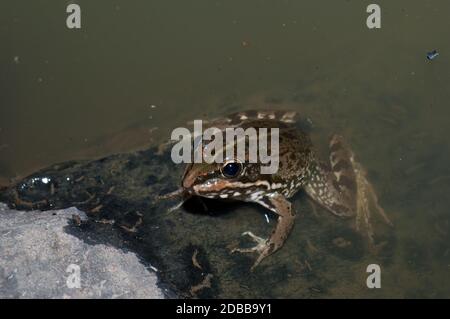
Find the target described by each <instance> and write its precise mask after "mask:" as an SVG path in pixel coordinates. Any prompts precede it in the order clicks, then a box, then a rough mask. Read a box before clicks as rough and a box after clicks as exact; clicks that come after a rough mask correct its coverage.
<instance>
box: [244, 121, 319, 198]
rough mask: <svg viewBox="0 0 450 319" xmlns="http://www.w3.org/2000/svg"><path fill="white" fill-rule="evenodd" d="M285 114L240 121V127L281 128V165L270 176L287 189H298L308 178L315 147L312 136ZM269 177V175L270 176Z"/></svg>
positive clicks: (274, 181)
mask: <svg viewBox="0 0 450 319" xmlns="http://www.w3.org/2000/svg"><path fill="white" fill-rule="evenodd" d="M283 114H285V113H280V117H279V118H273V119H272V118H264V119H251V118H249V119H247V120H245V121H243V122H242V123H240V127H242V128H243V129H247V128H250V127H253V128H255V129H256V130H257V131H258V129H260V128H267V129H268V131H269V134H268V138H270V136H271V135H270V129H271V128H278V129H279V167H278V171H277V173H275V174H272V175H271V176H270V179H271V182H272V183H280V184H283V185H286V184H287V185H286V186H287V187H286V189H287V190H292V191H294V189H297V188H298V187H300V186H301V185H302V184H303V183H304V181H305V178H306V175H307V172H308V168H309V164H310V162H311V161H312V159H313V148H312V142H311V139H310V136H309V134H308V132H306V130H304V129H302V126H301V125H298V122H296V121H295V120H294V119H293V118H292V119H291V118H290V120H289V121H283V120H282V119H283ZM268 178H269V177H268Z"/></svg>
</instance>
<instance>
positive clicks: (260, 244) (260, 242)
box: [231, 231, 271, 271]
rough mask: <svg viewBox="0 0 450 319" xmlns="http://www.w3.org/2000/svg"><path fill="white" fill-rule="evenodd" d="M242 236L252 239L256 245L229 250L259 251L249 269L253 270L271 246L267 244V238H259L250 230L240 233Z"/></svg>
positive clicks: (268, 252)
mask: <svg viewBox="0 0 450 319" xmlns="http://www.w3.org/2000/svg"><path fill="white" fill-rule="evenodd" d="M242 236H249V237H250V238H251V239H253V241H255V242H256V245H255V246H253V247H250V248H234V249H233V250H231V253H232V254H233V253H235V252H239V253H253V252H257V253H259V256H258V258H257V259H256V261H255V263H254V264H253V266H252V268H251V269H250V270H251V271H253V270H254V269H255V268H256V266H258V265H259V263H260V262H261V261H262V260H263V259H264V258H265V257H267V256H269V255H270V253H271V247H270V245H269V241H268V240H267V239H264V238H261V237H259V236H256V235H255V234H253V233H252V232H250V231H246V232H244V233H242Z"/></svg>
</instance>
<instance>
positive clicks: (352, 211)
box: [305, 135, 392, 244]
mask: <svg viewBox="0 0 450 319" xmlns="http://www.w3.org/2000/svg"><path fill="white" fill-rule="evenodd" d="M305 189H306V192H307V193H308V194H309V195H310V196H311V197H312V198H313V199H314V200H315V201H317V202H318V203H319V204H321V205H322V206H324V207H325V208H327V209H328V210H329V211H331V212H332V213H333V214H335V215H337V216H340V217H355V227H356V229H357V230H358V231H359V232H364V233H365V234H366V236H367V237H368V239H369V241H370V244H373V243H374V231H373V228H372V224H371V209H370V208H371V206H373V208H374V210H375V211H376V212H377V213H378V214H380V215H381V216H382V218H383V219H384V221H385V222H386V223H387V224H388V225H392V223H391V221H390V220H389V218H388V217H387V215H386V213H385V212H384V210H383V208H382V207H381V206H380V205H379V203H378V197H377V195H376V192H375V190H374V189H373V186H372V184H371V183H370V182H369V181H368V179H367V174H366V172H365V170H364V168H363V167H362V165H361V164H360V163H358V162H357V161H356V160H355V158H354V154H353V152H352V151H351V149H350V147H349V146H348V145H347V144H346V143H345V141H344V139H343V138H342V137H341V136H339V135H334V136H333V137H332V138H331V140H330V164H329V165H326V164H325V163H315V164H313V165H312V169H311V178H310V182H309V183H308V184H307V185H306V187H305Z"/></svg>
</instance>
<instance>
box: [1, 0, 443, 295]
mask: <svg viewBox="0 0 450 319" xmlns="http://www.w3.org/2000/svg"><path fill="white" fill-rule="evenodd" d="M78 3H80V5H81V7H82V10H83V11H82V12H83V26H82V29H81V30H79V31H73V30H72V31H70V30H67V29H66V28H65V26H64V21H65V4H64V3H56V2H54V1H35V2H33V3H31V2H29V1H17V2H13V1H9V2H8V3H4V4H3V6H2V7H3V8H2V13H1V15H2V16H3V17H4V18H2V20H1V25H0V36H1V37H2V40H3V43H5V44H6V45H5V46H4V47H5V50H2V51H1V52H0V61H1V65H2V72H1V73H0V86H1V88H2V89H1V90H0V99H1V103H2V106H1V108H0V176H2V177H3V178H5V179H6V178H12V177H15V176H20V175H23V174H26V173H30V172H32V171H34V170H36V169H37V168H40V167H44V166H47V165H49V164H51V163H55V162H60V161H66V160H71V159H75V158H82V157H85V158H94V157H98V156H101V155H105V154H109V153H121V152H126V151H129V150H134V149H138V148H144V147H145V146H148V145H157V144H158V143H160V142H161V141H162V140H164V139H165V138H167V137H168V134H169V132H170V131H171V129H173V128H174V127H177V126H180V125H182V124H183V123H185V122H187V121H190V120H192V119H196V118H203V117H216V116H220V115H225V114H228V113H230V112H232V111H236V110H241V109H248V108H253V109H254V108H261V109H267V108H273V109H287V108H289V109H294V110H298V111H300V112H302V113H305V114H306V115H307V116H309V117H310V118H311V119H312V120H313V123H314V132H313V139H314V142H315V144H316V146H317V148H319V149H320V150H321V153H322V154H323V155H324V156H325V154H326V147H327V138H328V136H329V135H330V134H332V133H334V132H337V133H340V134H342V135H344V136H345V137H346V138H347V140H348V141H349V142H350V144H351V145H352V147H353V149H354V150H355V153H356V154H357V155H358V157H359V159H360V161H361V162H362V163H363V164H364V166H365V167H366V168H367V170H368V172H369V178H370V179H371V181H372V182H373V183H374V185H375V188H376V189H377V191H378V193H379V198H380V201H381V203H382V205H383V206H384V208H385V209H386V211H387V212H388V213H389V214H390V216H391V218H392V220H393V221H394V224H395V228H394V230H390V231H389V230H385V229H384V228H383V226H382V225H379V229H380V231H382V232H385V233H386V235H385V236H386V241H387V244H386V245H385V246H384V247H382V248H381V249H380V252H379V253H378V254H377V255H373V254H369V253H367V251H366V250H365V248H364V246H363V245H362V244H361V243H360V242H361V241H360V240H358V237H357V235H356V234H354V233H353V232H352V231H351V229H350V228H349V227H348V225H347V224H346V223H345V222H343V221H340V220H337V219H336V218H334V217H333V216H331V215H330V214H328V213H326V212H324V211H322V210H321V209H320V208H317V209H316V210H314V209H313V208H312V207H313V206H311V204H310V203H309V202H308V200H307V199H306V198H305V197H304V196H302V195H299V196H298V197H297V198H296V200H295V207H296V210H297V211H298V215H299V217H298V218H297V222H296V226H295V228H294V231H293V234H292V235H291V237H290V238H289V239H288V241H287V243H286V246H285V247H284V248H283V249H282V250H281V251H280V252H279V253H277V254H276V255H274V256H273V257H271V258H270V259H269V260H268V261H267V262H266V265H265V267H261V270H259V272H256V273H254V274H250V275H249V273H248V267H249V265H251V261H252V260H251V259H250V258H248V257H246V256H229V254H228V251H227V249H226V247H227V246H228V245H230V244H232V243H233V242H234V241H236V240H238V239H240V238H239V234H240V233H241V232H242V231H245V230H252V231H254V232H256V233H260V234H264V233H269V232H270V229H271V227H272V226H273V224H274V223H273V221H271V223H270V224H269V225H267V223H266V221H265V218H264V211H261V210H259V209H257V208H255V207H253V206H247V205H238V206H233V207H230V209H229V212H228V213H223V214H220V215H219V216H209V215H206V216H205V215H198V214H189V213H186V214H180V215H174V216H171V217H168V220H170V222H167V223H168V224H170V225H171V228H172V229H176V230H177V232H175V233H174V234H173V236H172V237H170V238H166V240H167V246H164V245H162V244H161V246H160V247H162V248H161V249H163V251H162V252H160V253H159V256H158V258H162V259H164V258H167V259H168V260H171V261H173V263H174V264H173V265H178V264H177V262H180V261H177V258H178V259H180V260H181V259H183V258H184V257H183V256H184V255H183V254H186V256H192V252H195V250H196V247H200V248H199V253H198V254H199V258H200V259H201V258H203V259H204V260H203V261H204V262H205V263H207V264H208V267H209V268H211V269H212V270H211V271H212V272H213V273H214V275H215V277H214V278H213V279H212V283H213V284H212V285H213V288H211V289H212V292H211V294H212V295H214V296H222V297H241V296H242V297H307V298H310V297H356V296H360V297H450V291H449V289H450V288H448V287H450V282H449V279H448V278H450V276H448V272H449V270H450V268H449V267H450V251H449V250H450V244H449V243H450V241H449V239H450V238H449V232H450V226H449V219H450V215H449V212H448V208H447V207H448V205H449V201H448V199H447V198H448V195H447V194H448V193H449V191H450V169H449V168H448V164H447V163H448V162H449V160H450V148H449V147H448V144H449V142H448V134H449V127H450V126H449V123H448V119H449V115H450V114H449V111H448V109H447V106H448V101H449V97H450V96H449V94H450V93H449V91H448V89H447V83H449V80H450V64H449V59H448V54H446V52H450V47H449V43H448V41H446V40H447V38H448V34H447V32H448V31H447V30H450V22H449V20H448V19H447V17H446V12H448V10H450V3H448V2H447V1H438V0H433V1H427V2H424V1H418V0H417V1H411V0H410V1H396V2H395V3H392V1H378V3H379V4H380V6H381V7H382V19H383V20H382V28H381V29H380V30H376V31H374V30H368V29H367V28H366V27H365V18H366V16H367V15H366V13H365V8H366V6H367V4H368V3H370V2H367V3H365V1H315V2H313V1H308V2H306V1H302V2H301V3H299V2H294V1H279V2H277V3H274V2H271V1H265V2H260V1H258V2H256V1H246V2H245V3H242V2H238V1H215V2H212V1H206V0H204V1H196V2H195V3H188V2H183V1H177V2H176V8H177V10H175V9H174V8H175V1H152V2H148V1H133V4H129V3H127V2H125V1H96V2H95V3H94V2H90V1H78ZM324 7H326V8H327V10H324ZM330 12H333V15H332V16H331V15H330ZM435 48H437V49H438V50H439V51H440V52H441V55H440V56H439V57H438V58H437V59H436V60H434V61H432V62H430V61H427V60H426V53H427V52H429V51H431V50H432V49H435ZM152 105H153V107H152ZM161 165H162V164H161ZM172 174H174V173H172ZM173 178H174V179H175V176H174V177H173ZM0 182H1V180H0ZM174 182H175V180H174ZM314 211H316V212H315V213H314ZM160 218H161V220H164V218H163V217H160ZM149 223H150V221H149ZM150 224H151V223H150ZM186 225H188V226H189V227H186ZM149 227H150V226H149ZM143 236H144V237H145V234H144V235H143ZM339 238H340V239H339ZM336 239H338V240H336ZM342 240H344V241H342ZM345 242H351V243H352V245H350V246H347V245H342V243H345ZM339 244H341V245H339ZM336 245H337V246H336ZM339 246H342V247H339ZM348 247H351V249H349V248H348ZM164 249H165V250H164ZM177 254H179V256H178V257H176V258H175V257H172V256H173V255H177ZM375 256H376V257H375ZM149 258H150V257H149ZM200 261H202V260H200ZM371 263H378V264H380V265H381V266H382V289H379V290H377V289H375V290H368V289H367V287H366V286H365V279H366V277H367V274H366V272H365V268H366V266H367V265H368V264H371ZM166 265H167V264H166ZM175 270H176V267H175ZM175 270H173V271H174V272H175ZM169 273H170V272H169ZM193 276H194V275H193ZM194 277H195V276H194ZM167 278H168V281H169V282H170V281H171V280H172V282H176V281H177V280H178V279H177V278H171V275H170V274H169V275H168V277H167ZM189 280H191V281H192V282H195V281H196V280H198V278H197V277H195V278H191V279H189ZM180 285H182V283H179V282H178V286H180Z"/></svg>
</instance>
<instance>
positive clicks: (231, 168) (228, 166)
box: [221, 162, 243, 178]
mask: <svg viewBox="0 0 450 319" xmlns="http://www.w3.org/2000/svg"><path fill="white" fill-rule="evenodd" d="M221 171H222V175H223V176H225V177H226V178H233V177H236V176H239V175H240V174H241V173H242V171H243V165H242V163H240V162H228V163H225V165H223V166H222V169H221Z"/></svg>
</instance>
